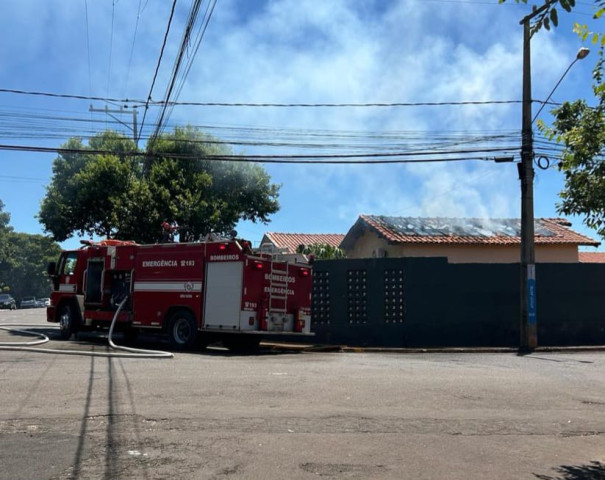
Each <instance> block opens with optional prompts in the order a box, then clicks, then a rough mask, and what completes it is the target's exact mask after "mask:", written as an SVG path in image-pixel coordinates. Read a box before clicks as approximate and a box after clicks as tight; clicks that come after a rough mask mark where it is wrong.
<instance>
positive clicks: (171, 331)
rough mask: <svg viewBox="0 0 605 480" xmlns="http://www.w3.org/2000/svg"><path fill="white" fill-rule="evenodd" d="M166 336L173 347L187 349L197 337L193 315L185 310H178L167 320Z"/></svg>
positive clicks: (193, 343)
mask: <svg viewBox="0 0 605 480" xmlns="http://www.w3.org/2000/svg"><path fill="white" fill-rule="evenodd" d="M168 338H169V340H170V344H171V345H172V347H173V348H175V349H177V350H189V349H191V348H192V347H193V346H194V345H195V343H196V338H197V323H196V321H195V317H194V316H193V315H192V314H191V312H188V311H187V310H178V311H176V312H175V313H173V314H172V316H171V317H170V320H169V321H168Z"/></svg>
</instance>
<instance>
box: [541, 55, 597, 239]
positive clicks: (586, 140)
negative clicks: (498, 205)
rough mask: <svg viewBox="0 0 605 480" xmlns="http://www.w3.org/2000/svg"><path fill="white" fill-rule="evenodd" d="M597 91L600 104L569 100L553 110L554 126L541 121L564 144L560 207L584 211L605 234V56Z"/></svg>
mask: <svg viewBox="0 0 605 480" xmlns="http://www.w3.org/2000/svg"><path fill="white" fill-rule="evenodd" d="M594 79H595V85H594V86H593V92H594V94H595V97H596V98H597V99H598V104H597V106H596V107H589V106H588V105H587V103H586V101H584V100H577V101H575V102H572V103H570V102H565V103H564V104H563V105H562V106H561V107H559V108H557V109H555V110H553V114H554V116H555V121H554V123H553V126H552V127H547V126H546V125H545V124H544V123H540V125H539V128H540V129H541V130H542V131H543V132H545V133H546V134H547V135H548V136H549V138H550V139H553V138H556V139H557V141H559V142H561V143H562V144H563V146H564V149H563V152H562V154H561V160H560V162H559V164H558V167H559V170H560V171H562V172H563V173H564V175H565V188H564V190H563V191H562V192H561V193H560V194H559V196H560V197H561V199H562V201H561V202H560V203H559V204H557V210H558V211H559V212H560V213H563V214H565V215H583V216H584V223H585V224H586V225H587V226H588V227H590V228H593V229H595V230H596V231H597V233H598V234H599V235H600V236H601V237H604V238H605V161H604V160H605V159H604V158H603V155H602V152H603V149H604V148H605V85H604V84H603V57H602V55H601V56H600V60H599V63H598V64H597V66H596V67H595V70H594Z"/></svg>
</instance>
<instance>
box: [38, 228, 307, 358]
mask: <svg viewBox="0 0 605 480" xmlns="http://www.w3.org/2000/svg"><path fill="white" fill-rule="evenodd" d="M83 243H85V245H84V246H83V247H82V248H81V249H79V250H72V251H64V252H63V253H61V256H60V257H59V260H58V262H56V263H55V262H51V264H49V266H48V273H49V275H50V276H51V278H52V282H53V292H52V295H51V305H50V306H49V307H48V308H47V321H49V322H58V323H59V326H60V332H61V333H60V335H61V337H62V338H63V339H69V338H70V337H71V336H72V334H73V333H75V332H78V331H83V330H91V329H96V328H103V327H109V325H110V324H111V321H112V319H113V317H114V315H115V313H116V311H117V310H118V306H119V305H120V304H121V303H122V302H123V306H122V309H121V310H120V312H119V314H118V318H117V321H116V328H121V329H122V330H123V331H124V332H125V333H126V334H136V333H137V332H139V331H141V330H143V329H149V330H155V331H160V332H164V333H166V334H168V337H169V339H170V342H171V343H172V345H173V346H174V347H175V348H178V349H188V348H191V347H193V346H194V345H196V344H198V345H201V346H204V345H207V344H208V343H210V342H215V341H222V342H223V344H224V345H225V346H227V347H228V348H231V349H241V348H251V347H254V346H257V345H258V343H259V342H260V340H261V338H262V337H263V336H264V337H267V336H272V335H284V334H288V335H301V336H302V335H312V334H311V333H310V327H311V283H312V278H311V277H312V271H311V268H310V267H309V265H307V264H301V263H291V262H287V261H280V260H279V259H278V258H277V257H276V256H273V255H270V254H266V253H260V252H259V253H255V252H253V251H252V250H251V249H250V248H249V246H248V244H247V242H241V243H240V242H238V241H236V240H232V239H230V240H219V241H208V242H199V243H165V244H155V245H138V244H136V243H134V242H124V241H117V240H105V241H101V242H83Z"/></svg>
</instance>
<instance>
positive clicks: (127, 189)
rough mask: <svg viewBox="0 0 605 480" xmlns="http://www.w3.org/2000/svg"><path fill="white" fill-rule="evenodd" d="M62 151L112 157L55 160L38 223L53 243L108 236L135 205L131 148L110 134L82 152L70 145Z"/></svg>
mask: <svg viewBox="0 0 605 480" xmlns="http://www.w3.org/2000/svg"><path fill="white" fill-rule="evenodd" d="M63 148H65V149H74V150H84V151H87V150H88V151H90V150H97V151H110V152H115V154H112V155H106V154H103V155H95V154H93V153H90V154H88V153H67V154H62V155H60V156H59V157H58V158H56V159H55V161H54V163H53V178H52V181H51V184H50V186H49V187H47V191H46V196H45V197H44V199H43V200H42V205H41V208H40V213H39V219H40V222H41V223H42V224H43V225H44V227H45V230H46V231H47V232H51V233H52V234H53V237H54V238H55V239H56V240H57V241H63V240H66V239H67V238H69V237H71V236H72V235H73V234H74V233H75V232H78V233H79V234H80V235H84V234H89V235H99V236H105V237H111V236H114V235H115V234H116V233H117V232H118V226H119V224H120V223H121V222H122V221H123V220H124V219H125V218H127V216H128V215H130V212H129V211H128V209H127V207H128V205H130V203H131V202H134V201H135V199H133V198H132V195H133V193H134V192H136V191H137V190H136V185H135V183H136V179H137V168H138V164H137V162H138V160H137V159H136V157H129V156H127V155H126V153H127V152H134V151H135V146H134V143H133V142H132V141H131V140H129V139H127V138H125V137H123V136H121V135H120V134H118V133H116V132H109V131H108V132H105V133H103V134H101V135H99V136H97V137H95V138H93V139H91V140H90V145H89V146H84V145H83V144H82V141H81V140H80V139H73V138H72V139H70V140H69V141H68V142H67V143H66V144H65V145H64V146H63Z"/></svg>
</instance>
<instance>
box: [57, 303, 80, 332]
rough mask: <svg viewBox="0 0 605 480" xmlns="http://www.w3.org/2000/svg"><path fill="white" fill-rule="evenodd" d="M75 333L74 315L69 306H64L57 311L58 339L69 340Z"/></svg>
mask: <svg viewBox="0 0 605 480" xmlns="http://www.w3.org/2000/svg"><path fill="white" fill-rule="evenodd" d="M75 332H76V313H75V312H74V309H73V307H72V306H71V305H70V304H64V305H62V306H61V309H60V310H59V338H60V339H61V340H69V339H70V338H71V336H72V335H73V334H74V333H75Z"/></svg>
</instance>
